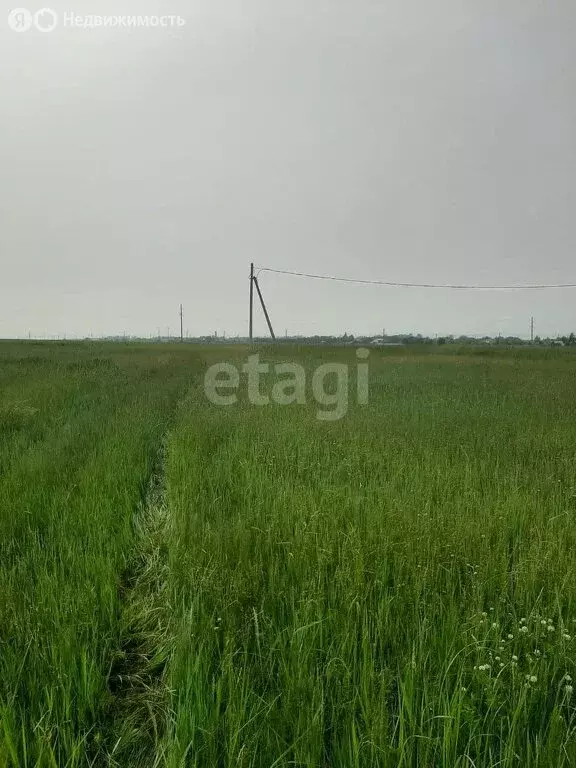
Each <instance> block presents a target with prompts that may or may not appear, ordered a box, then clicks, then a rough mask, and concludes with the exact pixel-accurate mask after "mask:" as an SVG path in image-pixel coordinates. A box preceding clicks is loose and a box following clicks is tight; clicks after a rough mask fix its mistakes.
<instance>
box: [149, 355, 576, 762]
mask: <svg viewBox="0 0 576 768" xmlns="http://www.w3.org/2000/svg"><path fill="white" fill-rule="evenodd" d="M268 354H269V355H270V356H272V355H275V354H276V355H280V356H282V357H286V356H287V352H286V350H281V351H279V352H278V353H273V352H272V351H268ZM334 355H336V356H340V357H341V359H343V360H346V359H349V362H350V364H351V365H352V366H353V365H354V364H355V359H354V357H353V353H351V352H348V353H346V352H335V351H333V350H322V351H321V352H320V353H318V352H317V353H315V354H312V353H310V352H303V353H302V354H301V358H302V359H304V360H307V365H308V366H309V367H310V368H312V367H313V366H314V365H315V364H317V362H320V361H321V358H322V359H324V360H325V359H326V358H327V357H331V356H334ZM375 357H376V355H372V358H373V361H372V394H371V400H370V404H369V405H368V406H366V407H364V408H360V407H356V408H354V409H352V410H351V411H350V412H349V414H348V416H347V417H346V418H345V419H343V420H342V421H340V422H334V423H319V422H318V421H316V419H315V416H314V414H315V410H316V406H315V404H314V402H313V401H311V402H310V405H309V407H308V408H303V407H298V406H291V407H274V406H270V407H264V408H254V407H251V406H250V405H248V404H246V403H244V404H239V405H237V406H235V407H228V408H221V409H219V408H217V407H214V406H210V405H207V404H206V403H205V402H204V401H203V399H202V393H201V392H197V393H195V394H194V393H191V395H190V398H189V401H188V407H187V409H186V410H185V412H184V416H183V420H182V423H181V424H180V426H179V427H178V428H177V429H176V430H175V432H174V433H173V435H172V439H171V441H170V444H169V451H168V460H167V503H168V510H169V514H168V518H167V519H168V523H167V531H166V537H167V542H168V551H167V561H168V574H169V576H168V578H169V595H170V599H169V600H167V601H166V605H167V611H166V616H165V620H166V622H167V624H169V626H170V627H171V628H172V633H173V634H174V637H175V641H174V645H173V649H172V652H171V657H170V663H169V667H168V670H169V671H168V677H167V681H166V682H167V688H168V689H169V690H170V691H171V692H172V703H171V707H172V710H173V713H174V714H173V717H172V721H171V725H170V728H169V732H168V734H167V736H166V737H165V738H164V739H163V740H162V743H161V745H159V748H161V750H162V754H163V755H165V758H163V764H166V765H169V766H171V767H173V768H176V766H233V765H234V766H262V767H264V766H267V767H270V766H288V765H298V766H326V767H328V766H330V767H335V766H342V767H344V766H345V767H346V768H351V767H353V766H357V767H358V768H367V767H369V766H395V767H396V766H438V765H442V766H470V765H475V766H497V765H498V766H523V767H524V766H552V765H554V766H562V765H572V764H574V763H575V762H576V741H575V738H574V726H575V722H576V721H575V717H574V715H575V708H574V699H573V696H572V692H571V688H572V685H571V680H570V678H571V677H576V672H575V668H574V667H575V665H574V662H575V660H576V645H575V643H576V640H574V639H573V636H574V635H576V623H575V622H576V571H575V569H574V551H575V545H576V531H575V527H574V516H575V514H576V481H575V476H574V459H575V458H576V456H575V454H576V419H575V417H576V400H575V398H574V391H575V387H574V372H575V367H574V363H575V361H574V358H571V357H566V356H564V357H562V358H554V359H553V360H550V361H548V360H546V359H537V360H530V359H524V358H522V357H520V356H515V355H513V354H508V355H504V356H503V357H501V358H498V359H490V360H482V359H478V358H474V359H473V358H466V357H461V356H458V358H457V359H455V358H454V357H451V358H449V357H445V356H438V357H437V356H433V355H428V356H422V355H419V354H417V355H415V356H413V355H406V354H405V353H403V354H402V355H399V354H396V355H384V356H378V357H379V359H374V358H375ZM567 675H568V677H566V676H567Z"/></svg>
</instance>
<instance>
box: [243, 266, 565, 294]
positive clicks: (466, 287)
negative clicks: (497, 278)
mask: <svg viewBox="0 0 576 768" xmlns="http://www.w3.org/2000/svg"><path fill="white" fill-rule="evenodd" d="M260 272H273V273H275V274H277V275H293V276H294V277H307V278H311V279H313V280H334V281H336V282H338V283H357V284H362V285H388V286H392V287H395V288H448V289H451V290H466V291H528V290H532V291H533V290H545V289H548V288H576V283H556V284H550V285H541V284H539V285H454V284H444V285H440V284H435V283H396V282H390V281H386V280H358V279H355V278H351V277H334V276H332V275H312V274H308V273H306V272H292V271H290V270H288V269H272V268H271V267H258V273H260Z"/></svg>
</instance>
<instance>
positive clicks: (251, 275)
mask: <svg viewBox="0 0 576 768" xmlns="http://www.w3.org/2000/svg"><path fill="white" fill-rule="evenodd" d="M253 319H254V264H253V263H252V264H250V344H252V338H253V335H254V334H253Z"/></svg>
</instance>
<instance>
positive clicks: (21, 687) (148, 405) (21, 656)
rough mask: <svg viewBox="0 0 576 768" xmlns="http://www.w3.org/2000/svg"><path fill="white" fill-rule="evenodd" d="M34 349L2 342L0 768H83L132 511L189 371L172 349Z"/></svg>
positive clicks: (100, 710)
mask: <svg viewBox="0 0 576 768" xmlns="http://www.w3.org/2000/svg"><path fill="white" fill-rule="evenodd" d="M30 346H31V345H30ZM30 346H28V345H19V346H14V345H12V346H9V347H8V349H6V347H5V346H3V347H2V349H1V350H0V351H1V353H2V359H1V362H2V366H1V367H0V383H1V389H0V392H1V401H0V433H1V434H2V438H3V439H2V443H1V445H0V467H1V474H0V563H1V566H0V765H2V766H23V767H26V768H28V767H32V766H34V767H36V766H38V768H40V767H41V766H42V767H44V766H54V767H56V766H57V767H58V768H64V766H81V765H82V766H84V765H88V764H90V763H91V761H92V759H93V757H94V756H95V755H97V754H98V752H99V749H100V748H99V744H100V742H101V740H102V738H103V736H102V728H103V725H104V724H105V721H106V712H107V709H108V707H109V702H108V699H109V697H110V694H109V690H108V676H109V673H110V666H111V663H112V661H113V658H114V654H115V653H116V652H117V651H118V649H119V639H118V638H119V631H120V629H119V627H120V624H119V614H120V612H121V587H122V576H123V570H124V567H125V564H126V562H127V559H128V558H129V556H130V553H131V547H132V545H133V515H134V511H135V509H136V506H137V504H138V503H139V501H140V499H141V497H142V494H143V490H144V488H145V485H146V482H147V478H148V476H149V474H150V471H151V466H152V462H153V461H154V458H155V455H156V453H157V451H158V450H159V447H160V441H161V439H162V435H163V434H164V432H165V430H166V429H167V427H168V424H169V420H170V418H171V415H172V413H173V411H174V408H175V403H176V401H177V399H178V398H179V397H180V396H181V394H182V393H183V392H184V391H185V390H186V388H187V386H188V385H189V382H190V380H191V377H192V375H193V366H191V365H190V362H191V357H190V355H189V354H182V353H180V352H176V351H175V350H172V351H171V352H170V351H169V352H165V351H164V350H162V351H159V350H156V351H153V350H152V351H151V350H149V349H138V348H129V347H110V346H109V347H105V346H104V347H96V349H94V348H89V347H82V346H79V345H67V346H64V347H62V348H60V349H55V348H54V347H52V346H50V345H38V348H37V350H36V354H31V353H30Z"/></svg>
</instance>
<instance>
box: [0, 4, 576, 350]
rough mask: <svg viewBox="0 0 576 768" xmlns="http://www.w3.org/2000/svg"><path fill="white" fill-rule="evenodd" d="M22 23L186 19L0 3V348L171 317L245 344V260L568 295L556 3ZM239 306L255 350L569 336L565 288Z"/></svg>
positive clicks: (269, 292)
mask: <svg viewBox="0 0 576 768" xmlns="http://www.w3.org/2000/svg"><path fill="white" fill-rule="evenodd" d="M48 1H49V4H50V7H51V8H54V10H56V11H57V12H58V14H59V15H60V17H61V19H62V16H63V14H64V13H65V12H68V11H70V10H72V9H73V10H74V12H75V13H76V14H85V15H88V14H101V15H104V14H107V13H108V14H135V13H137V14H145V13H149V14H172V13H173V14H180V15H181V16H182V17H184V18H185V19H186V22H187V23H186V26H184V27H176V28H168V29H161V28H154V29H144V28H142V29H118V28H115V29H113V28H107V29H104V28H98V29H79V28H72V27H63V25H62V23H60V24H59V26H58V27H57V28H56V29H55V30H54V31H52V32H50V33H41V32H39V31H38V30H37V29H34V28H33V29H31V30H29V31H28V32H25V33H16V32H14V31H12V30H11V29H10V28H9V27H8V24H7V15H8V11H9V9H10V8H12V7H13V6H11V5H6V6H3V9H2V17H1V19H0V22H1V23H0V57H1V59H2V61H1V63H2V72H3V73H4V74H3V76H2V77H3V80H4V81H3V84H2V85H1V86H0V88H1V94H0V139H1V140H0V169H1V171H0V259H1V265H0V266H1V267H2V271H1V277H0V337H11V336H22V335H26V334H27V333H28V331H31V333H32V334H33V335H44V334H46V335H59V334H60V335H61V334H63V333H65V332H66V333H67V334H68V335H69V336H72V335H79V336H83V335H87V334H89V333H90V332H92V333H93V334H95V335H97V334H111V333H122V332H124V331H125V332H126V333H134V334H148V333H154V334H156V332H157V328H158V327H159V326H160V327H161V328H162V332H165V329H166V327H167V326H168V325H170V326H171V328H172V329H173V330H174V331H175V330H176V326H177V324H178V305H179V303H180V302H182V303H183V304H184V307H185V313H186V318H185V325H186V327H187V328H188V329H189V331H190V333H191V334H194V335H196V334H202V333H208V332H213V331H214V330H218V332H219V333H221V332H223V331H227V332H228V333H230V334H232V333H234V334H236V333H240V334H245V333H246V332H247V308H248V307H247V292H248V280H247V278H248V269H249V262H250V261H251V260H253V261H254V262H256V263H257V264H259V265H266V266H271V267H277V268H280V269H292V270H297V271H306V272H315V273H328V274H335V275H340V276H344V277H356V278H362V279H380V280H392V281H394V280H398V281H416V282H439V283H444V282H457V283H462V282H464V283H535V282H536V283H538V282H544V283H549V282H554V283H556V282H569V283H572V282H574V283H576V263H575V261H576V260H575V253H576V216H575V211H576V45H575V44H574V30H575V29H576V4H575V3H573V2H571V1H570V2H569V1H568V0H550V1H549V2H546V3H544V2H535V0H435V1H434V2H431V1H430V0H378V1H377V0H282V1H280V0H190V2H186V3H185V2H183V0H174V2H173V0H157V2H153V1H152V0H138V2H135V1H134V2H131V1H129V0H124V1H122V0H121V1H120V2H115V3H110V2H108V0H98V2H95V0H90V1H89V0H82V2H79V1H78V0H76V2H75V4H74V6H71V5H68V4H66V2H64V3H62V2H60V0H47V2H48ZM24 3H26V0H24ZM28 7H29V8H30V10H32V11H37V10H39V7H40V5H38V6H31V5H29V6H28ZM261 284H262V287H263V289H264V291H265V295H266V298H267V299H268V302H269V305H270V313H271V316H272V321H273V323H274V324H275V326H276V328H277V331H278V332H279V333H284V330H285V329H286V328H288V330H289V332H290V333H322V332H327V333H343V332H344V331H347V332H348V333H363V332H365V333H369V332H374V333H377V332H379V330H380V329H381V328H382V327H386V329H387V330H388V331H389V332H391V333H392V332H410V331H414V332H422V333H429V334H433V333H435V332H438V333H440V334H445V333H471V334H484V333H490V334H496V333H498V332H499V331H500V332H502V333H503V334H508V333H515V334H521V335H527V334H528V330H529V318H530V315H531V314H534V315H535V317H536V330H537V332H538V333H541V334H543V335H548V334H552V335H556V334H557V333H565V332H569V331H571V330H575V331H576V289H575V290H570V289H568V290H564V291H562V290H557V291H545V292H516V293H511V292H507V293H484V292H478V293H471V292H464V293H462V292H450V291H447V290H438V291H436V290H424V289H400V288H384V287H373V286H355V285H342V284H337V283H324V282H317V281H304V280H302V279H300V278H296V277H281V276H278V275H269V274H263V275H262V280H261ZM257 330H258V331H259V332H262V333H263V332H264V330H265V324H264V322H263V319H262V318H261V317H260V316H258V321H257Z"/></svg>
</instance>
